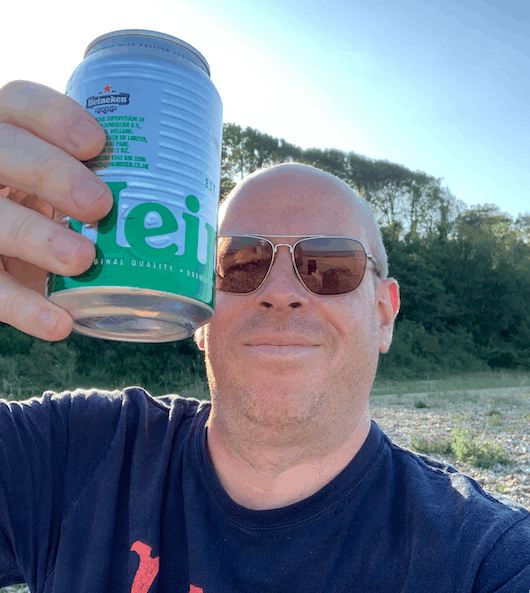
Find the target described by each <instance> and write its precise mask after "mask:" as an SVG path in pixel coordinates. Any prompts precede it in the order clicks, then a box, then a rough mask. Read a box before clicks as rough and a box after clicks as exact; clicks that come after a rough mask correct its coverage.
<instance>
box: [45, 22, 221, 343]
mask: <svg viewBox="0 0 530 593" xmlns="http://www.w3.org/2000/svg"><path fill="white" fill-rule="evenodd" d="M66 93H67V95H69V96H70V97H72V98H73V99H75V100H76V101H77V102H79V103H80V104H81V105H82V106H83V107H85V108H86V109H87V111H88V112H89V113H91V114H92V115H93V116H94V117H95V118H96V119H97V120H98V121H99V122H100V124H101V125H102V126H103V128H105V130H106V134H107V142H106V145H105V148H104V149H103V151H102V152H101V154H100V155H98V156H97V157H96V158H94V159H93V160H91V161H89V162H87V163H85V164H86V165H87V166H88V167H89V168H90V169H92V170H93V171H94V172H95V173H96V174H97V175H98V176H99V177H100V178H101V179H102V180H103V181H105V183H106V184H107V185H108V186H109V187H110V189H111V191H112V194H113V196H114V207H113V209H112V210H111V212H110V213H109V214H108V215H107V216H106V217H105V218H104V219H103V220H101V221H99V222H98V223H95V224H84V223H80V222H78V221H75V220H72V219H66V220H65V223H66V224H68V225H69V226H70V228H72V229H74V230H76V231H78V232H80V233H82V234H83V235H85V236H87V237H88V238H90V239H91V240H92V241H93V242H94V244H95V246H96V258H95V260H94V262H93V265H92V266H91V267H90V268H89V270H87V272H85V273H84V274H81V275H79V276H76V277H71V278H68V277H64V276H58V275H52V274H50V276H49V278H48V288H47V294H48V297H49V298H50V299H51V300H52V301H53V302H55V303H56V304H58V305H59V306H61V307H63V308H65V309H66V310H67V311H68V312H69V313H70V315H71V316H72V317H73V319H74V331H76V332H78V333H82V334H85V335H89V336H93V337H100V338H106V339H111V340H119V341H129V342H169V341H173V340H179V339H183V338H187V337H189V336H190V335H192V334H193V332H194V331H195V330H196V329H197V328H198V327H200V326H201V325H203V324H204V323H207V322H208V321H209V319H210V318H211V316H212V314H213V307H214V284H215V283H214V272H215V243H216V229H217V210H218V201H219V184H220V170H221V135H222V104H221V99H220V97H219V93H218V92H217V90H216V89H215V87H214V85H213V83H212V82H211V80H210V69H209V66H208V63H207V62H206V60H205V59H204V57H203V56H202V55H201V54H200V53H199V52H198V51H197V50H196V49H194V48H193V47H192V46H190V45H189V44H187V43H185V42H183V41H181V40H180V39H176V38H175V37H171V36H169V35H165V34H163V33H158V32H154V31H143V30H124V31H115V32H112V33H108V34H106V35H103V36H101V37H98V38H97V39H96V40H95V41H93V42H92V43H91V44H90V45H89V46H88V48H87V50H86V52H85V56H84V60H83V62H82V63H81V64H80V65H79V66H78V68H77V69H76V70H75V72H74V73H73V75H72V77H71V78H70V81H69V82H68V85H67V89H66Z"/></svg>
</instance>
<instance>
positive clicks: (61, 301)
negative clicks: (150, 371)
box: [49, 286, 213, 343]
mask: <svg viewBox="0 0 530 593" xmlns="http://www.w3.org/2000/svg"><path fill="white" fill-rule="evenodd" d="M49 299H50V300H51V301H53V302H54V303H55V304H56V305H59V307H62V308H63V309H66V310H67V311H68V313H70V315H71V316H72V318H73V320H74V328H73V329H74V331H75V332H77V333H79V334H84V335H86V336H91V337H93V338H103V339H105V340H115V341H118V342H151V343H157V342H173V341H176V340H183V339H185V338H189V337H190V336H191V335H193V333H194V332H195V330H196V329H197V328H199V327H200V326H201V325H204V324H205V323H207V322H208V321H209V320H210V319H211V317H212V315H213V309H212V308H211V307H210V306H209V305H206V304H204V303H202V302H201V301H197V300H195V299H192V298H190V297H186V296H183V295H179V294H172V293H169V292H161V291H158V290H148V289H144V288H129V287H123V286H105V287H97V288H93V287H92V288H72V289H69V290H62V291H59V292H54V293H52V294H51V295H50V296H49Z"/></svg>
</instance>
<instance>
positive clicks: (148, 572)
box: [131, 541, 160, 593]
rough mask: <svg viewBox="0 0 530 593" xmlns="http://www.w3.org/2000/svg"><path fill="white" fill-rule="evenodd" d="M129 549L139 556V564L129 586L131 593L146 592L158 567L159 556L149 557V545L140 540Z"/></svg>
mask: <svg viewBox="0 0 530 593" xmlns="http://www.w3.org/2000/svg"><path fill="white" fill-rule="evenodd" d="M131 551H132V552H136V553H137V554H138V556H140V566H139V567H138V570H137V571H136V576H135V577H134V581H133V584H132V587H131V593H148V591H149V589H150V588H151V585H152V584H153V581H154V580H155V577H156V575H157V574H158V569H159V567H160V556H157V557H156V558H151V547H150V546H147V545H146V544H143V543H142V542H140V541H138V542H134V544H133V545H132V546H131Z"/></svg>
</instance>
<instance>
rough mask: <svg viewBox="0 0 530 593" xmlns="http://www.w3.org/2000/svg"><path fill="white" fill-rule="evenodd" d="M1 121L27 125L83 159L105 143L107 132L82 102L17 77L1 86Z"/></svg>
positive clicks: (21, 125) (51, 141) (41, 135)
mask: <svg viewBox="0 0 530 593" xmlns="http://www.w3.org/2000/svg"><path fill="white" fill-rule="evenodd" d="M0 123H8V124H13V125H15V126H17V127H20V128H24V129H25V130H27V131H29V132H31V133H32V134H34V135H36V136H39V137H40V138H41V139H42V140H45V141H46V142H49V143H50V144H53V145H55V146H57V147H58V148H61V149H62V150H64V151H66V152H68V153H69V154H71V155H72V156H74V157H75V158H76V159H79V160H81V161H86V160H88V159H90V158H93V157H95V156H96V155H98V154H99V153H100V152H101V150H102V149H103V147H104V146H105V131H104V130H103V128H102V127H101V126H100V125H99V123H98V122H97V121H96V120H95V119H94V118H93V117H92V116H91V115H90V114H89V113H88V112H87V111H86V110H85V109H83V107H81V105H79V103H77V102H76V101H74V100H73V99H71V98H70V97H67V96H66V95H63V94H61V93H58V92H57V91H55V90H53V89H50V88H48V87H46V86H43V85H40V84H36V83H32V82H26V81H21V80H17V81H13V82H10V83H8V84H6V85H5V86H4V87H2V88H1V89H0Z"/></svg>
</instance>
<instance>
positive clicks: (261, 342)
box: [244, 336, 320, 347]
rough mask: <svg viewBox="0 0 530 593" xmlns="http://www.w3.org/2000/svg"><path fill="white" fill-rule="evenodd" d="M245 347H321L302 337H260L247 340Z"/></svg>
mask: <svg viewBox="0 0 530 593" xmlns="http://www.w3.org/2000/svg"><path fill="white" fill-rule="evenodd" d="M244 344H245V346H278V347H281V346H319V345H320V344H319V343H317V342H316V341H314V340H310V339H308V338H304V337H301V336H289V337H288V336H259V337H252V338H249V339H246V340H245V341H244Z"/></svg>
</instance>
